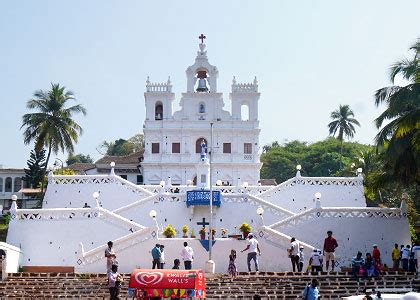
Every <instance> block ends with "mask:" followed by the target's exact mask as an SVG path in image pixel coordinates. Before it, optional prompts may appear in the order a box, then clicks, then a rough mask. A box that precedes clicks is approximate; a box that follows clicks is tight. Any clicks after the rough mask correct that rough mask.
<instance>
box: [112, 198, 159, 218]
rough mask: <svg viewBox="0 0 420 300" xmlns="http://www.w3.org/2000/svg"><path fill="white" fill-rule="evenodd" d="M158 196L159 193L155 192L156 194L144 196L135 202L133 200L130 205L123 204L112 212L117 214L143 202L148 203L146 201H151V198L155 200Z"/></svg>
mask: <svg viewBox="0 0 420 300" xmlns="http://www.w3.org/2000/svg"><path fill="white" fill-rule="evenodd" d="M158 196H159V194H154V195H151V196H148V197H146V198H143V199H140V200H137V201H135V202H132V203H130V204H128V205H125V206H121V207H120V208H117V209H115V210H113V211H112V212H113V213H115V214H120V213H121V212H123V211H126V210H129V209H131V208H133V207H136V206H139V205H141V204H143V203H146V202H149V201H151V200H154V199H156V198H157V197H158Z"/></svg>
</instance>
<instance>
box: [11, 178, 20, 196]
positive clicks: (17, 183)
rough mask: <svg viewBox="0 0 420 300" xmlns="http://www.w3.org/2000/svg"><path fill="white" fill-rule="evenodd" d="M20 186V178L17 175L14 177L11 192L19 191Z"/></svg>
mask: <svg viewBox="0 0 420 300" xmlns="http://www.w3.org/2000/svg"><path fill="white" fill-rule="evenodd" d="M21 188H22V179H21V178H19V177H16V178H15V186H14V188H13V192H15V193H16V192H19V191H20V189H21Z"/></svg>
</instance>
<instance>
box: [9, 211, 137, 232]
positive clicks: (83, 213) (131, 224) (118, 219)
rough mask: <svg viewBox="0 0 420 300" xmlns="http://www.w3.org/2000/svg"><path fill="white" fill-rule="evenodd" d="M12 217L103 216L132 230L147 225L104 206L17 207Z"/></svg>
mask: <svg viewBox="0 0 420 300" xmlns="http://www.w3.org/2000/svg"><path fill="white" fill-rule="evenodd" d="M11 216H12V219H16V218H17V219H18V220H22V219H26V220H43V219H44V220H45V219H46V220H51V219H53V220H59V219H64V220H66V219H74V218H85V219H89V218H103V219H108V220H109V221H111V222H114V223H116V224H117V225H119V226H123V227H125V228H128V229H130V230H132V231H136V230H141V229H144V228H145V227H144V226H142V225H140V224H138V223H136V222H133V221H131V220H129V219H127V218H124V217H122V216H120V215H117V214H115V213H114V212H111V211H109V210H107V209H105V208H103V207H92V208H90V207H89V208H42V209H16V210H13V211H11Z"/></svg>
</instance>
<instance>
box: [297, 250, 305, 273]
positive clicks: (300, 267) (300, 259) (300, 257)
mask: <svg viewBox="0 0 420 300" xmlns="http://www.w3.org/2000/svg"><path fill="white" fill-rule="evenodd" d="M303 250H304V248H303V246H300V247H299V266H298V272H302V270H303V263H304V261H305V253H304V252H303Z"/></svg>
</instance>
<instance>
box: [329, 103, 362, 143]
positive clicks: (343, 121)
mask: <svg viewBox="0 0 420 300" xmlns="http://www.w3.org/2000/svg"><path fill="white" fill-rule="evenodd" d="M352 117H354V113H353V111H352V110H351V109H350V106H348V105H341V104H340V106H339V108H338V109H337V110H335V111H333V112H332V113H331V119H332V120H333V121H332V122H331V123H329V124H328V128H329V131H330V135H332V136H335V134H336V132H337V131H338V136H337V139H339V140H340V141H343V140H344V137H349V138H352V137H353V136H354V133H355V132H356V129H355V128H354V125H357V126H360V124H359V121H357V120H356V119H355V118H352Z"/></svg>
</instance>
